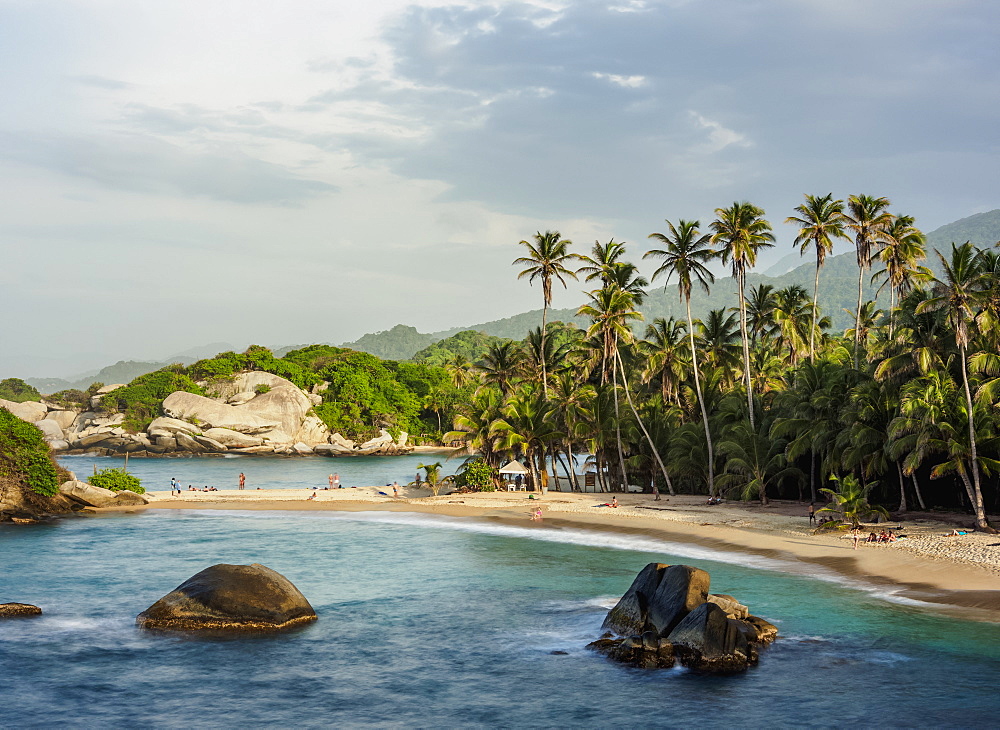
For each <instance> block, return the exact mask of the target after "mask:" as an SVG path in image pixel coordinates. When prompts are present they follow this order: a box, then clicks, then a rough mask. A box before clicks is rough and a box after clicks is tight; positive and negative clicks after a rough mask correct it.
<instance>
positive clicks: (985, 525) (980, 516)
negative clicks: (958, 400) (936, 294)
mask: <svg viewBox="0 0 1000 730" xmlns="http://www.w3.org/2000/svg"><path fill="white" fill-rule="evenodd" d="M959 357H961V358H962V385H963V386H964V387H965V404H966V407H967V408H968V409H969V446H970V448H971V449H972V488H973V492H972V493H971V494H970V495H969V497H970V498H972V508H973V509H974V510H975V512H976V529H977V530H982V531H983V532H996V530H994V529H993V528H992V527H990V523H989V521H987V519H986V509H985V508H984V506H983V492H982V490H981V489H980V486H979V457H978V455H977V453H976V424H975V418H974V417H973V416H974V414H973V408H972V392H971V391H970V390H969V369H968V363H967V361H966V359H965V345H962V346H961V347H960V348H959Z"/></svg>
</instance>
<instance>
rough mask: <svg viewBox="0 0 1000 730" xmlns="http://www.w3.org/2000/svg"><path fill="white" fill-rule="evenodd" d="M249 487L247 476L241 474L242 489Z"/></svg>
mask: <svg viewBox="0 0 1000 730" xmlns="http://www.w3.org/2000/svg"><path fill="white" fill-rule="evenodd" d="M246 485H247V475H246V474H244V473H243V472H240V489H243V488H245V487H246Z"/></svg>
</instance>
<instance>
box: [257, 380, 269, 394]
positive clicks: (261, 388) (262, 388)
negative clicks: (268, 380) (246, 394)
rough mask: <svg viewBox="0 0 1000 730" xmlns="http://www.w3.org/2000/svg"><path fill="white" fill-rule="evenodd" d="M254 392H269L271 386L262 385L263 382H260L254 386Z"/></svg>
mask: <svg viewBox="0 0 1000 730" xmlns="http://www.w3.org/2000/svg"><path fill="white" fill-rule="evenodd" d="M254 392H255V393H257V395H264V393H270V392H271V386H270V385H264V384H263V383H261V384H260V385H258V386H257V387H256V388H254Z"/></svg>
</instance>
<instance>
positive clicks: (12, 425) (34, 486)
mask: <svg viewBox="0 0 1000 730" xmlns="http://www.w3.org/2000/svg"><path fill="white" fill-rule="evenodd" d="M0 477H6V478H8V479H13V480H15V481H22V480H23V482H24V483H25V484H27V486H28V487H29V488H30V489H31V491H33V492H34V493H35V494H41V495H44V496H46V497H52V496H55V495H56V494H58V493H59V472H58V471H57V469H56V465H55V463H54V462H53V461H52V456H51V454H50V453H49V445H48V444H47V443H45V438H44V436H43V435H42V432H41V431H39V430H38V429H37V428H36V427H35V426H33V425H32V424H30V423H27V422H25V421H22V420H21V419H20V418H18V417H17V416H15V415H14V414H13V413H11V412H10V411H8V410H7V409H6V408H0Z"/></svg>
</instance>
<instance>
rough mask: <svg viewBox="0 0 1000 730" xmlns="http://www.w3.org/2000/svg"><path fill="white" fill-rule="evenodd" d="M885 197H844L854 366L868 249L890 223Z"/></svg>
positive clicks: (869, 262) (857, 356) (869, 256)
mask: <svg viewBox="0 0 1000 730" xmlns="http://www.w3.org/2000/svg"><path fill="white" fill-rule="evenodd" d="M889 205H890V203H889V199H888V198H876V197H874V196H872V195H852V196H851V197H850V198H848V199H847V208H848V213H847V215H846V216H845V218H844V220H845V222H846V226H847V229H848V230H849V231H851V232H852V233H853V234H854V245H855V247H856V249H857V254H858V308H857V310H855V311H856V314H855V317H856V318H857V321H856V322H855V327H854V367H855V368H857V367H858V366H859V364H860V362H861V360H860V358H861V307H862V299H863V297H864V280H865V272H867V271H868V269H869V268H871V265H872V249H873V248H874V247H875V246H876V245H878V244H880V243H883V242H884V241H885V240H886V238H887V236H888V230H889V227H890V226H891V225H892V213H890V212H889V210H888V208H889Z"/></svg>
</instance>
